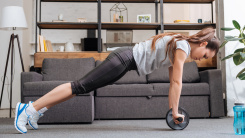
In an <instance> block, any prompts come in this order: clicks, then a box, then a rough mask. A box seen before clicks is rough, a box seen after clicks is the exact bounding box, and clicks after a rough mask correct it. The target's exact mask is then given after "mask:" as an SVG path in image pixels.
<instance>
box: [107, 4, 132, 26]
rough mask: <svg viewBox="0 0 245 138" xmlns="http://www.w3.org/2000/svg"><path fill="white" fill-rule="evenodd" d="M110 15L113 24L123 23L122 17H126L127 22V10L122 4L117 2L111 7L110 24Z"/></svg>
mask: <svg viewBox="0 0 245 138" xmlns="http://www.w3.org/2000/svg"><path fill="white" fill-rule="evenodd" d="M112 14H113V22H123V16H124V17H125V16H126V18H127V22H128V9H127V7H126V6H125V5H124V4H123V3H120V2H119V3H116V4H114V5H113V6H112V8H111V9H110V22H111V21H112V17H111V15H112ZM119 18H120V19H119Z"/></svg>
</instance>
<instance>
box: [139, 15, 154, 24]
mask: <svg viewBox="0 0 245 138" xmlns="http://www.w3.org/2000/svg"><path fill="white" fill-rule="evenodd" d="M137 23H151V14H142V15H137Z"/></svg>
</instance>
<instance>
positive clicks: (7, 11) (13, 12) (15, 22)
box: [0, 6, 27, 118]
mask: <svg viewBox="0 0 245 138" xmlns="http://www.w3.org/2000/svg"><path fill="white" fill-rule="evenodd" d="M1 17H2V19H1V20H0V21H1V25H0V28H7V29H13V31H15V30H16V29H26V28H27V23H26V17H25V13H24V10H23V8H22V7H19V6H7V7H4V8H3V9H2V16H1ZM15 38H17V42H18V48H19V54H20V61H21V65H22V71H23V72H25V69H24V64H23V59H22V54H21V48H20V42H19V36H18V34H16V35H14V32H13V33H12V35H11V36H10V42H9V48H8V54H7V60H6V66H5V71H4V78H3V85H2V92H1V98H0V108H1V103H2V96H3V90H4V83H5V77H6V72H7V68H8V60H9V56H11V80H10V110H9V117H10V118H11V112H12V87H13V86H12V85H13V66H14V65H13V59H14V56H13V52H14V39H15ZM1 46H2V45H1ZM10 51H11V53H10Z"/></svg>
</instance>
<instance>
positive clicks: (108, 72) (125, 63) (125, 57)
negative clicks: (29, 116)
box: [32, 48, 137, 111]
mask: <svg viewBox="0 0 245 138" xmlns="http://www.w3.org/2000/svg"><path fill="white" fill-rule="evenodd" d="M136 69H137V68H136V63H135V61H134V58H133V53H132V49H130V48H120V49H117V50H115V51H113V52H112V53H110V55H109V56H108V57H107V58H106V59H105V60H104V61H103V62H102V63H101V64H100V65H99V66H97V67H96V68H94V69H93V70H92V71H90V72H89V73H88V74H86V75H85V76H84V77H83V78H81V79H80V80H77V81H74V82H72V83H65V84H62V85H60V86H58V87H56V88H54V89H53V90H52V91H50V92H49V93H47V94H45V95H44V96H43V97H41V98H39V99H38V100H36V101H35V102H33V103H32V104H33V107H34V108H35V109H36V111H39V110H40V109H42V108H43V107H46V108H51V107H52V106H54V105H56V104H59V103H61V102H64V101H66V100H68V99H70V98H72V97H74V96H75V95H78V94H83V93H88V92H90V91H93V90H95V89H97V88H100V87H103V86H106V85H108V84H111V83H113V82H115V81H117V80H119V79H120V78H121V77H122V76H124V74H126V72H127V71H129V70H136Z"/></svg>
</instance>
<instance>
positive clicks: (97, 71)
mask: <svg viewBox="0 0 245 138" xmlns="http://www.w3.org/2000/svg"><path fill="white" fill-rule="evenodd" d="M130 70H137V66H136V63H135V60H134V57H133V49H132V47H121V48H118V49H116V50H114V51H112V52H111V53H110V54H109V55H108V57H107V58H106V59H105V60H104V61H103V62H102V63H101V64H100V65H99V66H97V67H95V68H94V69H93V70H91V71H90V72H89V73H87V74H86V75H85V76H84V77H82V78H81V79H79V80H76V81H73V82H71V88H72V94H76V95H78V94H84V93H88V92H91V91H93V90H95V89H97V88H100V87H103V86H106V85H108V84H112V83H113V82H115V81H117V80H119V79H120V78H121V77H123V76H124V75H125V74H126V73H127V72H128V71H130Z"/></svg>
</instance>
